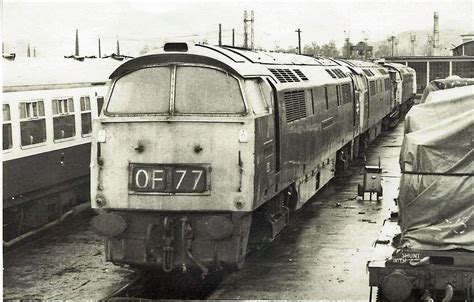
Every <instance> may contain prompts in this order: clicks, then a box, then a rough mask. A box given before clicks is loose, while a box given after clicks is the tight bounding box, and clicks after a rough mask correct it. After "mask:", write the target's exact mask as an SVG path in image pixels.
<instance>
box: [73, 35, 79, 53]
mask: <svg viewBox="0 0 474 302" xmlns="http://www.w3.org/2000/svg"><path fill="white" fill-rule="evenodd" d="M74 55H75V56H76V57H78V56H79V30H78V29H76V49H75V51H74Z"/></svg>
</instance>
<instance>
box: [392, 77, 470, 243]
mask: <svg viewBox="0 0 474 302" xmlns="http://www.w3.org/2000/svg"><path fill="white" fill-rule="evenodd" d="M431 94H437V95H434V96H433V97H432V98H431V101H428V102H426V103H424V104H420V105H417V106H415V107H413V108H412V109H411V110H410V112H409V113H408V114H407V116H406V118H405V132H406V134H405V138H404V141H403V145H402V149H401V153H400V167H401V170H402V173H403V174H402V177H401V181H400V193H399V209H400V228H401V231H402V237H401V243H402V245H403V246H405V247H409V248H413V249H420V250H451V249H466V250H470V251H474V176H473V174H474V87H472V86H471V87H469V86H468V87H462V88H453V89H449V90H440V91H436V92H432V93H431Z"/></svg>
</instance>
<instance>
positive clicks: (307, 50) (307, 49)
mask: <svg viewBox="0 0 474 302" xmlns="http://www.w3.org/2000/svg"><path fill="white" fill-rule="evenodd" d="M303 54H305V55H311V56H314V57H318V56H320V55H321V47H319V45H318V43H316V42H314V41H313V42H311V44H306V45H305V46H304V47H303Z"/></svg>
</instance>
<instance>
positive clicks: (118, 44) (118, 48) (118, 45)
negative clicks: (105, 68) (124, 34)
mask: <svg viewBox="0 0 474 302" xmlns="http://www.w3.org/2000/svg"><path fill="white" fill-rule="evenodd" d="M117 55H118V56H120V42H119V39H118V36H117Z"/></svg>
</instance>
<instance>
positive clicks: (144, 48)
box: [140, 45, 150, 55]
mask: <svg viewBox="0 0 474 302" xmlns="http://www.w3.org/2000/svg"><path fill="white" fill-rule="evenodd" d="M149 51H150V47H149V46H148V45H145V46H143V48H142V49H141V50H140V55H144V54H146V53H147V52H149Z"/></svg>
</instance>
